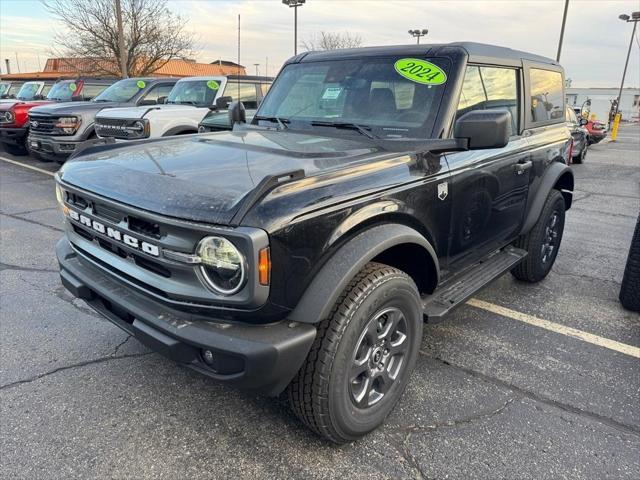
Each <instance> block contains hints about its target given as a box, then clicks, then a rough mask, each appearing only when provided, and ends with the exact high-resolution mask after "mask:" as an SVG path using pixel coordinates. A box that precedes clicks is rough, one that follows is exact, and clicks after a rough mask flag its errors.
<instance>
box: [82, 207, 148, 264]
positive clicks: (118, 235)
mask: <svg viewBox="0 0 640 480" xmlns="http://www.w3.org/2000/svg"><path fill="white" fill-rule="evenodd" d="M69 218H71V219H72V220H75V221H76V222H80V223H81V224H82V225H84V226H86V227H89V228H91V229H92V230H95V231H96V232H98V233H101V234H103V235H105V234H106V235H107V237H109V238H112V239H113V240H116V241H118V242H122V243H124V244H125V245H128V246H129V247H132V248H137V249H138V250H142V251H143V252H144V253H147V254H149V255H153V256H154V257H159V256H160V249H159V248H158V246H157V245H153V244H152V243H149V242H144V241H140V240H138V239H137V238H135V237H132V236H131V235H127V234H126V233H122V232H120V231H119V230H116V229H115V228H112V227H108V226H106V225H105V224H103V223H100V222H97V221H96V220H92V219H90V218H89V217H87V216H86V215H82V214H80V213H78V212H76V211H75V210H71V209H69Z"/></svg>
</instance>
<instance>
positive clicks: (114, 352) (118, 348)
mask: <svg viewBox="0 0 640 480" xmlns="http://www.w3.org/2000/svg"><path fill="white" fill-rule="evenodd" d="M130 339H131V335H127V338H125V339H124V340H123V341H122V342H120V343H119V344H118V345H116V348H114V349H113V353H112V354H111V356H112V357H115V356H116V355H117V354H118V351H119V350H120V347H123V346H124V344H125V343H127V342H128V341H129V340H130Z"/></svg>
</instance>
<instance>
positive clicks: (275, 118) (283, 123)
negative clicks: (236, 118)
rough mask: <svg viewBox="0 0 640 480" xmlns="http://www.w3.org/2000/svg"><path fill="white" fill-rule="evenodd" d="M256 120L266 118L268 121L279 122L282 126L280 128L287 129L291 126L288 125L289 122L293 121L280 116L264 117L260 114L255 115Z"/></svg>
mask: <svg viewBox="0 0 640 480" xmlns="http://www.w3.org/2000/svg"><path fill="white" fill-rule="evenodd" d="M254 118H255V119H256V120H266V121H267V122H276V123H277V124H278V127H279V128H280V130H286V129H288V128H289V127H288V126H287V123H291V121H290V120H289V119H288V118H280V117H263V116H258V117H254Z"/></svg>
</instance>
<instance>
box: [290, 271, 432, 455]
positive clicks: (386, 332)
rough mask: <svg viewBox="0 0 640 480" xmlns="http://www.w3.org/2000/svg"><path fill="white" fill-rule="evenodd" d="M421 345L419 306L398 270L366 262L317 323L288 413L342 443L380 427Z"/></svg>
mask: <svg viewBox="0 0 640 480" xmlns="http://www.w3.org/2000/svg"><path fill="white" fill-rule="evenodd" d="M421 342H422V304H421V301H420V296H419V294H418V289H417V288H416V285H415V283H414V282H413V280H411V278H410V277H409V276H408V275H407V274H406V273H404V272H402V271H400V270H398V269H396V268H393V267H389V266H387V265H383V264H380V263H373V262H372V263H368V264H367V265H366V266H365V267H364V268H363V269H362V270H361V271H360V273H358V275H356V277H355V278H354V279H353V280H352V281H351V283H350V284H349V286H348V287H347V288H346V289H345V291H344V292H343V293H342V295H341V296H340V298H339V299H338V301H337V302H336V305H335V307H334V309H333V311H332V313H331V316H330V317H329V318H328V319H326V320H324V321H322V322H321V323H320V324H319V326H318V334H317V336H316V339H315V341H314V343H313V346H312V347H311V351H310V352H309V355H308V357H307V359H306V361H305V363H304V364H303V366H302V368H300V371H299V372H298V373H297V375H296V377H295V378H294V379H293V380H292V381H291V384H290V385H289V387H288V396H289V401H290V403H291V407H292V409H293V411H294V413H295V414H296V415H297V416H298V418H300V420H301V421H302V422H303V423H304V424H305V425H306V426H307V427H309V428H310V429H311V430H313V431H314V432H316V433H317V434H319V435H321V436H323V437H324V438H326V439H328V440H330V441H332V442H335V443H344V442H349V441H352V440H356V439H357V438H360V437H362V436H364V435H366V434H367V433H369V432H370V431H372V430H374V429H375V428H376V427H378V426H379V425H380V424H382V423H383V422H384V420H385V418H386V417H387V415H389V413H390V412H391V411H392V410H393V407H394V406H395V405H396V403H397V402H398V400H399V399H400V397H401V396H402V393H403V392H404V389H405V387H406V385H407V383H408V380H409V377H410V374H411V371H412V370H413V367H414V365H415V362H416V359H417V357H418V352H419V349H420V344H421Z"/></svg>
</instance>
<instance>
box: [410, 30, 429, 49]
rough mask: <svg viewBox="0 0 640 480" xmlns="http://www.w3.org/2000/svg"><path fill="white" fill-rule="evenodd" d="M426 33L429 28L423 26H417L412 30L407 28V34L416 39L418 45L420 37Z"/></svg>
mask: <svg viewBox="0 0 640 480" xmlns="http://www.w3.org/2000/svg"><path fill="white" fill-rule="evenodd" d="M427 33H429V30H427V29H426V28H423V29H422V30H420V29H418V28H416V29H414V30H409V35H411V36H412V37H414V38H417V39H418V42H417V44H418V45H420V37H424V36H425V35H426V34H427Z"/></svg>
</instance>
